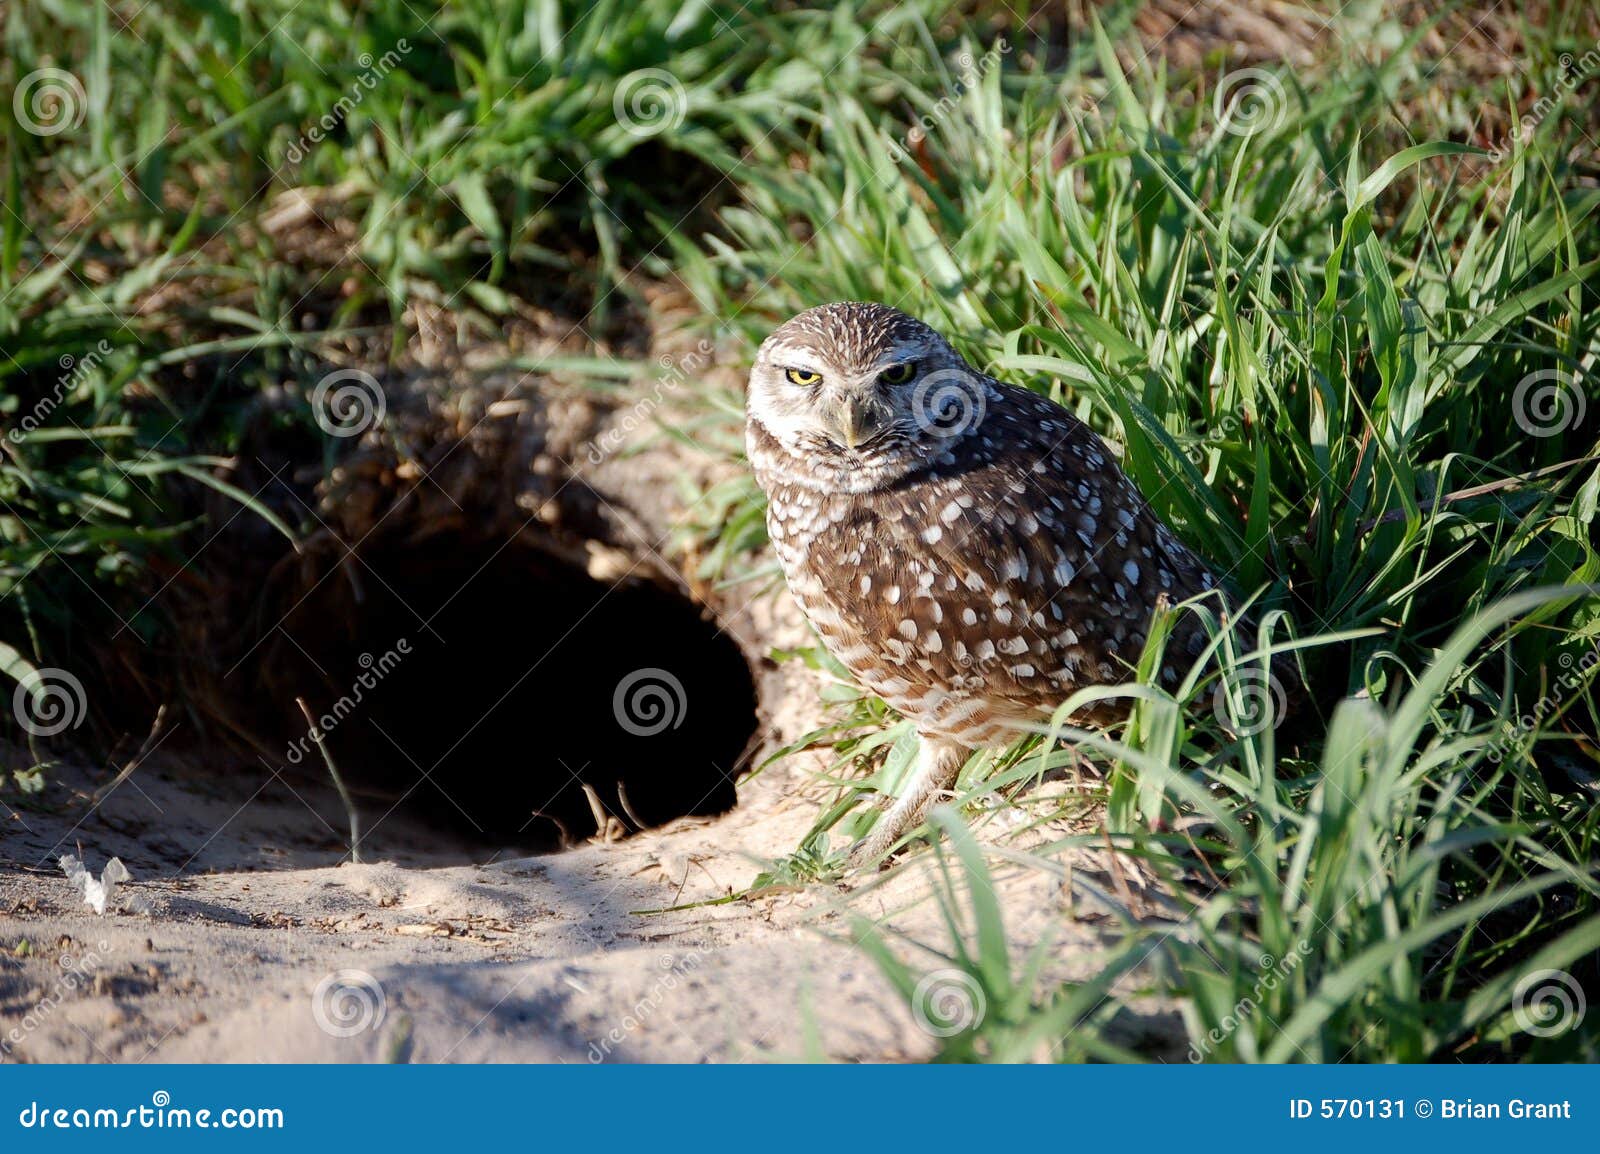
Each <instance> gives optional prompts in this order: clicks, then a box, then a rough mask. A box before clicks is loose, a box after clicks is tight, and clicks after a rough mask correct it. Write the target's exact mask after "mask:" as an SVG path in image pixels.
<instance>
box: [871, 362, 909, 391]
mask: <svg viewBox="0 0 1600 1154" xmlns="http://www.w3.org/2000/svg"><path fill="white" fill-rule="evenodd" d="M916 375H917V366H916V365H914V364H912V363H911V362H910V361H907V362H905V363H904V364H900V365H890V366H889V367H888V368H886V369H884V370H883V372H881V373H879V374H878V379H879V380H880V381H882V382H883V383H884V384H886V385H903V384H905V383H906V382H907V381H909V380H910V379H911V378H912V377H914V376H916Z"/></svg>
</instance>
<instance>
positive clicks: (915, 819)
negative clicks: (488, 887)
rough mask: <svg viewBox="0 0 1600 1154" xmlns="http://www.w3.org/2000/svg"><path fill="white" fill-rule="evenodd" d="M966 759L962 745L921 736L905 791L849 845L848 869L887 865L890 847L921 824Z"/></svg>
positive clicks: (846, 860) (952, 784) (949, 787)
mask: <svg viewBox="0 0 1600 1154" xmlns="http://www.w3.org/2000/svg"><path fill="white" fill-rule="evenodd" d="M966 759H967V751H966V750H965V749H961V748H960V747H958V746H952V745H949V744H947V743H942V742H936V741H932V740H930V739H928V738H923V739H922V748H921V750H920V751H919V754H918V758H917V770H916V772H915V773H913V774H912V775H911V780H910V781H909V782H908V783H906V788H905V792H904V793H902V794H901V795H900V797H899V798H897V799H896V800H895V803H894V805H892V806H890V807H889V809H888V810H887V811H885V813H884V814H883V816H882V817H880V818H879V819H878V821H877V824H876V825H874V826H873V827H872V832H871V833H869V834H867V836H866V837H864V838H862V839H861V840H860V841H858V842H856V843H855V844H854V845H852V846H851V847H850V849H849V850H848V851H847V852H846V854H845V864H846V865H847V866H848V867H849V868H850V869H862V868H864V867H866V866H869V865H872V864H873V863H875V862H876V863H880V864H882V865H885V866H886V865H888V857H889V851H890V850H892V849H893V848H894V846H895V843H896V842H898V841H900V839H901V838H903V837H905V835H906V834H908V833H910V832H911V831H912V830H914V829H916V828H917V827H918V826H919V825H921V824H922V821H923V818H925V817H926V816H927V814H928V811H929V810H930V809H932V808H933V806H934V803H935V802H937V801H940V800H942V799H943V798H944V797H945V795H947V794H948V793H949V792H950V789H951V787H952V786H954V785H955V783H956V777H957V776H958V775H959V774H960V773H961V766H962V764H963V763H964V762H965V761H966Z"/></svg>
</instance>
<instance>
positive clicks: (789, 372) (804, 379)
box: [783, 369, 822, 385]
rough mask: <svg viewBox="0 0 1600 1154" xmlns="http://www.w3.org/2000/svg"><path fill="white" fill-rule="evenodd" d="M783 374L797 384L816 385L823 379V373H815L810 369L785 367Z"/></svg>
mask: <svg viewBox="0 0 1600 1154" xmlns="http://www.w3.org/2000/svg"><path fill="white" fill-rule="evenodd" d="M783 375H784V376H786V377H788V378H789V380H791V381H793V382H794V383H795V384H797V385H815V384H818V383H819V382H820V381H821V380H822V374H821V373H814V372H812V371H811V370H810V369H784V370H783Z"/></svg>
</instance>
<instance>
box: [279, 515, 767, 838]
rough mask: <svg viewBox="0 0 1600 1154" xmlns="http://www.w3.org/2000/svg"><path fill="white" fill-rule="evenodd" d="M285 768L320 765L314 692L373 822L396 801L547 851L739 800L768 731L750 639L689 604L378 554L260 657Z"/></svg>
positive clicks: (539, 568) (459, 545)
mask: <svg viewBox="0 0 1600 1154" xmlns="http://www.w3.org/2000/svg"><path fill="white" fill-rule="evenodd" d="M256 664H257V669H258V670H259V671H260V673H259V676H260V684H261V685H262V686H263V687H264V691H265V692H266V694H267V695H268V698H269V702H268V703H264V704H269V708H270V709H271V712H272V713H273V714H274V715H275V716H276V717H277V718H279V719H281V723H282V731H283V732H284V733H285V734H286V751H287V753H286V757H287V760H288V761H290V762H291V763H292V764H294V765H296V766H298V768H299V769H300V770H301V771H302V772H304V773H320V772H324V770H323V761H322V756H321V754H320V753H319V752H318V750H317V749H316V747H315V746H314V745H312V744H311V742H310V741H309V740H308V739H307V738H306V733H307V727H306V723H305V720H304V717H303V716H302V715H301V713H300V712H299V710H298V708H297V707H296V706H295V704H294V698H295V697H296V696H303V697H304V698H305V699H306V702H307V704H308V705H309V706H310V708H311V710H312V712H313V714H314V715H315V716H316V717H317V718H318V719H319V726H320V728H322V730H323V731H324V741H325V743H326V746H327V749H328V752H329V753H330V754H331V755H332V757H333V759H334V761H335V764H336V765H337V767H338V768H339V770H340V772H341V774H342V776H344V777H345V778H346V780H347V781H348V782H349V784H350V785H351V788H352V792H353V793H355V794H356V795H357V796H356V801H357V808H358V810H359V812H360V813H361V815H362V819H363V822H364V824H365V825H366V826H367V827H368V828H371V827H372V826H373V824H374V823H375V822H376V821H378V820H379V819H380V818H381V817H382V815H383V814H384V813H386V812H388V811H389V809H390V808H391V807H399V808H401V809H403V810H409V811H410V812H411V813H412V814H414V815H419V814H420V815H422V816H424V817H425V818H426V819H427V820H428V821H430V822H431V823H434V824H436V825H442V826H445V827H449V828H450V829H452V830H453V831H454V832H456V833H457V834H458V835H462V836H465V837H468V838H481V839H483V840H484V841H486V842H491V843H494V844H496V845H497V846H505V847H510V848H517V849H522V850H530V851H540V850H550V849H556V848H560V847H561V846H562V845H563V844H571V843H572V842H575V841H577V840H580V839H582V838H584V837H587V836H589V835H592V834H593V833H595V832H596V829H597V823H596V820H595V816H594V805H593V804H592V802H591V800H590V798H589V796H588V795H587V793H586V791H585V789H584V786H586V785H587V786H589V787H591V788H592V790H593V792H594V794H595V796H596V798H597V799H598V802H599V804H600V806H601V807H602V808H603V810H604V812H605V814H606V815H608V816H609V817H614V818H616V819H617V820H618V821H620V822H621V823H622V825H623V826H624V827H625V828H626V829H628V830H637V829H639V828H647V827H651V826H657V825H661V824H664V823H666V822H668V821H671V820H672V819H674V818H678V817H683V816H688V815H715V814H721V813H725V812H727V811H728V810H730V809H731V808H733V805H734V803H735V794H734V780H735V777H736V775H737V773H738V772H740V771H741V770H742V769H743V766H742V765H741V763H740V758H741V755H742V754H743V753H744V751H745V747H746V745H747V744H748V743H749V741H750V739H751V737H752V736H753V734H754V733H755V728H756V714H755V705H756V702H755V688H754V685H753V683H752V680H751V676H750V671H749V668H748V667H747V665H746V664H745V661H744V658H743V657H742V656H741V654H740V652H739V649H738V646H737V645H736V644H735V643H734V642H733V641H732V640H731V639H730V638H729V637H728V636H726V635H725V634H723V633H720V632H719V631H718V629H717V627H716V625H715V623H714V622H712V621H710V620H709V619H708V618H707V617H706V616H705V615H704V614H703V613H702V611H701V609H700V608H699V607H698V606H697V605H695V604H694V603H693V602H691V601H690V600H688V599H687V598H686V597H684V596H681V595H680V594H678V593H676V592H674V591H671V590H668V589H664V588H662V587H660V586H658V585H655V584H652V583H648V582H627V583H622V584H617V585H611V584H606V583H602V582H600V581H596V580H595V579H593V578H591V577H590V576H589V574H588V573H587V572H586V571H584V570H583V569H580V568H577V567H576V566H574V565H572V564H570V563H568V562H565V561H562V560H559V559H557V558H555V557H552V556H551V555H549V554H548V553H545V552H542V551H540V550H537V549H533V548H529V547H525V546H521V545H512V546H507V547H505V548H500V546H499V545H496V544H487V545H484V546H482V547H476V548H475V547H472V546H470V545H468V544H466V543H464V542H461V541H452V540H449V539H440V538H435V539H432V540H430V541H428V542H427V543H425V544H422V545H418V546H414V547H413V546H406V547H390V548H386V549H377V550H370V551H363V553H362V555H361V556H360V558H359V560H356V559H352V560H351V561H350V562H347V563H346V567H345V569H344V570H341V571H339V572H335V573H332V574H329V575H328V576H327V577H326V579H325V580H323V581H321V582H320V583H319V584H318V585H317V587H316V589H315V590H314V592H313V593H312V594H311V595H309V596H307V597H306V598H305V599H304V600H303V601H302V602H301V603H300V604H299V605H298V606H297V607H296V608H295V609H294V610H293V611H292V612H291V613H290V614H289V615H288V617H287V618H286V619H285V620H284V621H283V623H282V626H281V629H280V630H278V631H276V632H275V633H274V635H273V637H272V639H271V642H270V643H269V644H267V645H263V646H262V647H261V649H260V650H259V651H258V657H257V658H256Z"/></svg>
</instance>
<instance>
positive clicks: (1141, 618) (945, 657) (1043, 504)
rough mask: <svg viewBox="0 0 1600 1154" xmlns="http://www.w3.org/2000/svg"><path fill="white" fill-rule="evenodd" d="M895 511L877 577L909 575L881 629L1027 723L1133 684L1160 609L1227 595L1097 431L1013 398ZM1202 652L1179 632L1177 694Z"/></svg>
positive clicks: (1191, 635)
mask: <svg viewBox="0 0 1600 1154" xmlns="http://www.w3.org/2000/svg"><path fill="white" fill-rule="evenodd" d="M883 496H884V497H885V502H884V505H883V508H882V509H881V510H880V513H881V515H882V520H881V532H880V537H879V540H878V541H877V543H876V546H875V548H873V549H872V552H873V553H875V554H876V561H877V564H876V565H873V566H870V569H873V570H876V571H878V572H880V573H881V572H889V573H893V574H896V575H898V576H897V580H896V581H895V582H894V584H895V585H896V586H898V592H899V593H900V597H899V598H898V600H896V601H895V602H893V603H889V604H884V602H883V599H874V600H875V602H876V603H877V604H876V610H877V611H880V612H882V613H884V614H885V619H884V620H883V621H881V622H879V623H878V626H879V628H880V629H885V630H887V632H888V633H889V634H890V635H897V636H899V637H900V638H902V639H903V640H904V641H905V643H906V646H907V647H908V648H909V651H910V652H909V653H907V654H905V660H904V661H903V662H902V663H901V664H902V665H903V667H904V668H905V669H906V670H907V672H908V673H920V674H922V675H924V676H927V677H928V678H930V679H931V680H933V681H936V682H944V683H949V684H951V685H952V686H953V687H956V688H959V689H961V690H962V691H965V692H969V693H972V692H975V693H981V694H983V695H985V696H987V697H989V698H991V699H997V700H998V701H999V702H1002V703H1011V704H1013V705H1015V707H1016V709H1017V711H1018V712H1028V711H1032V710H1037V709H1040V708H1045V709H1049V708H1053V707H1054V706H1055V705H1057V704H1059V703H1060V702H1061V701H1062V700H1064V699H1065V698H1066V697H1068V696H1069V695H1070V694H1071V693H1072V692H1073V691H1074V690H1076V689H1078V688H1080V687H1082V686H1084V685H1089V684H1099V683H1107V682H1110V683H1115V682H1117V681H1120V680H1123V679H1124V678H1125V677H1126V676H1127V674H1128V670H1129V668H1130V667H1131V665H1132V664H1133V663H1134V662H1135V661H1137V659H1138V657H1139V653H1140V651H1141V649H1142V647H1143V645H1144V639H1145V635H1146V632H1147V630H1148V627H1149V623H1150V617H1151V613H1152V612H1153V610H1154V608H1155V606H1156V603H1157V599H1158V598H1159V597H1160V596H1161V595H1162V594H1163V593H1164V594H1166V595H1167V597H1168V598H1169V600H1171V601H1173V602H1176V601H1181V600H1183V599H1185V598H1188V597H1191V596H1193V595H1195V594H1198V593H1200V592H1202V591H1204V590H1207V589H1210V588H1212V587H1214V586H1215V584H1216V581H1215V578H1214V577H1213V576H1212V574H1211V573H1210V572H1209V570H1207V568H1206V567H1205V565H1204V564H1203V563H1201V562H1200V561H1199V559H1198V558H1196V557H1195V555H1194V554H1193V553H1192V552H1191V551H1190V550H1189V549H1188V548H1187V547H1185V546H1184V545H1183V544H1182V542H1180V541H1179V540H1178V539H1177V538H1176V537H1175V536H1174V535H1173V534H1172V532H1171V531H1170V530H1169V529H1167V527H1166V526H1165V525H1163V524H1162V523H1161V521H1160V520H1159V519H1158V518H1157V517H1156V516H1155V514H1154V513H1153V512H1151V510H1150V508H1149V506H1148V505H1147V504H1146V503H1145V501H1144V499H1143V498H1142V497H1141V496H1140V494H1139V492H1138V490H1137V489H1135V488H1134V486H1133V483H1132V482H1131V481H1129V480H1128V478H1127V476H1126V475H1125V474H1124V473H1123V472H1122V470H1121V468H1120V467H1118V465H1117V463H1116V462H1115V460H1113V458H1112V456H1111V453H1110V451H1109V450H1108V449H1107V447H1106V445H1105V444H1104V442H1102V441H1101V440H1100V438H1099V437H1098V436H1097V435H1096V434H1095V433H1094V432H1093V430H1091V429H1090V428H1089V427H1088V426H1086V425H1084V424H1083V423H1082V422H1081V421H1079V420H1078V419H1077V418H1076V417H1074V416H1072V414H1070V413H1068V412H1067V411H1066V410H1065V409H1063V408H1061V407H1060V406H1059V405H1055V404H1053V403H1051V402H1050V401H1049V400H1047V399H1046V398H1044V397H1040V396H1038V395H1036V394H1034V393H1031V392H1028V391H1026V390H1023V389H1017V388H1014V387H1012V386H1006V385H1000V386H998V388H997V390H996V394H995V402H994V403H993V404H991V405H990V407H989V410H988V411H987V412H986V413H985V415H984V417H983V421H982V424H981V425H980V426H979V428H978V429H977V430H976V431H975V432H974V433H973V434H972V435H969V436H967V437H963V438H959V439H956V440H955V441H954V442H953V443H952V444H951V445H949V446H948V447H946V448H945V449H944V451H943V452H942V453H941V455H940V456H939V457H938V458H937V459H936V460H935V461H934V462H933V464H932V466H931V468H930V469H929V470H928V471H927V472H925V473H920V474H918V475H917V477H916V478H915V480H914V482H913V483H909V484H907V485H904V486H900V487H897V488H895V489H892V490H890V491H889V492H888V493H886V494H884V495H883ZM1202 643H1203V638H1201V637H1200V635H1199V632H1198V629H1197V628H1194V627H1185V628H1181V629H1180V633H1179V635H1178V636H1177V637H1175V638H1174V639H1173V642H1172V643H1169V646H1168V650H1167V653H1168V654H1169V662H1168V674H1169V680H1175V679H1176V676H1177V674H1178V672H1179V671H1178V670H1177V669H1175V668H1172V666H1173V664H1174V662H1175V661H1177V660H1178V659H1179V658H1180V657H1181V656H1182V651H1183V650H1188V651H1189V653H1190V654H1191V655H1192V654H1193V653H1196V652H1198V650H1199V648H1200V645H1201V644H1202Z"/></svg>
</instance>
